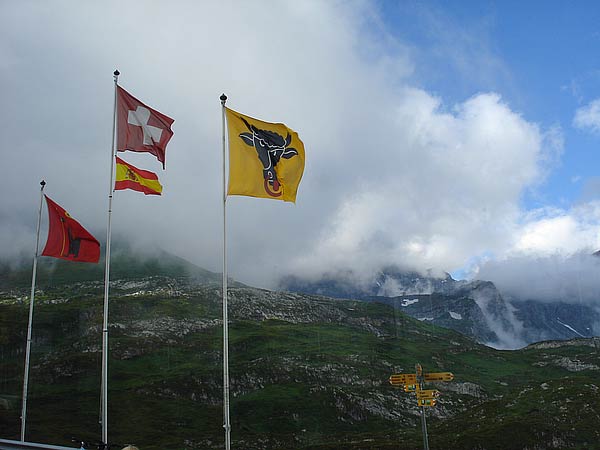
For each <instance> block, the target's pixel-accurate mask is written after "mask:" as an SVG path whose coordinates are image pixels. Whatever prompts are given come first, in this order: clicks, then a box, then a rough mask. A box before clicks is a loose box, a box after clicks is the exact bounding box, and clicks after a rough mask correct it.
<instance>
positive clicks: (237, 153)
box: [225, 108, 304, 202]
mask: <svg viewBox="0 0 600 450" xmlns="http://www.w3.org/2000/svg"><path fill="white" fill-rule="evenodd" d="M225 113H226V116H227V129H228V138H229V186H228V189H227V195H246V196H250V197H260V198H270V199H273V200H283V201H286V202H296V193H297V192H298V185H299V184H300V180H301V179H302V174H303V172H304V144H303V143H302V141H301V140H300V138H299V137H298V133H296V132H295V131H294V130H291V129H290V128H288V127H287V126H285V125H284V124H282V123H269V122H263V121H262V120H258V119H254V118H252V117H249V116H245V115H243V114H240V113H238V112H236V111H233V110H232V109H229V108H225Z"/></svg>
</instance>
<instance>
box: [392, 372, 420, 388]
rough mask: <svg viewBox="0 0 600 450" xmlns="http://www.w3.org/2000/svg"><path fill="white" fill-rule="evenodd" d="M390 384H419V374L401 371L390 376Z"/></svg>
mask: <svg viewBox="0 0 600 450" xmlns="http://www.w3.org/2000/svg"><path fill="white" fill-rule="evenodd" d="M390 384H392V385H394V386H400V385H402V384H417V376H416V375H415V374H414V373H401V374H396V375H392V376H391V377H390Z"/></svg>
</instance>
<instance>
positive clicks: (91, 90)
mask: <svg viewBox="0 0 600 450" xmlns="http://www.w3.org/2000/svg"><path fill="white" fill-rule="evenodd" d="M0 25H1V26H0V83H1V84H0V85H2V86H3V88H2V89H3V103H4V105H5V107H4V108H3V109H2V111H0V120H2V123H3V124H4V132H3V133H2V135H1V137H0V148H1V149H2V150H1V151H2V158H3V165H2V177H0V189H2V192H4V193H7V194H8V195H3V196H2V198H1V199H0V211H1V214H2V221H1V222H0V246H1V248H2V249H3V250H2V255H0V256H3V257H8V258H10V257H12V256H14V255H17V254H21V253H22V252H23V251H25V252H26V253H27V252H31V253H32V252H33V244H34V233H35V218H36V213H37V205H38V202H39V196H38V195H39V185H38V183H39V181H40V179H42V178H44V179H46V181H47V182H48V185H47V187H46V191H47V193H48V195H49V196H50V197H52V198H53V199H54V200H55V201H57V202H58V203H59V204H61V205H62V206H64V207H65V208H66V209H67V210H68V211H70V212H71V213H72V214H73V216H74V217H76V218H78V220H80V221H81V222H82V223H83V224H84V226H86V227H87V228H88V229H90V231H92V232H94V233H95V234H96V235H97V236H98V237H100V238H102V237H103V236H104V233H105V230H106V217H107V206H108V200H107V198H108V184H109V174H108V172H109V167H110V146H111V140H110V137H111V135H110V133H111V127H112V124H111V120H112V102H113V83H112V72H113V70H114V69H115V68H118V69H119V70H120V71H121V73H122V75H121V77H120V84H121V85H122V86H123V87H124V88H125V89H127V90H128V91H129V92H131V93H132V94H133V95H134V96H136V97H138V98H139V99H141V100H142V101H144V102H146V103H147V104H148V105H150V106H152V107H153V108H156V109H158V110H160V111H161V112H163V113H165V114H167V115H169V116H171V117H173V118H174V119H175V123H174V126H173V129H174V131H175V135H174V137H173V139H172V140H171V142H170V144H169V147H168V149H167V155H166V163H167V164H166V167H167V169H166V171H164V172H163V171H162V170H160V164H159V163H158V162H157V161H156V160H153V159H152V157H150V156H149V155H143V154H132V153H123V154H121V155H120V156H121V157H123V158H124V159H125V160H127V161H128V162H131V163H132V164H134V165H136V166H138V167H140V168H144V169H147V170H152V171H156V172H158V174H159V177H160V180H161V183H162V184H163V186H164V187H165V189H164V194H163V196H162V197H160V198H156V197H152V198H150V197H144V196H143V195H141V194H139V193H135V192H128V191H120V192H117V193H116V194H115V200H114V203H113V233H115V234H116V235H119V236H124V237H126V238H127V239H129V240H131V241H136V242H141V243H143V244H148V245H156V246H159V247H162V248H164V249H165V250H168V251H171V252H173V253H175V254H177V255H179V256H182V257H185V258H187V259H189V260H190V261H192V262H194V263H196V264H199V265H201V266H203V267H205V268H207V269H210V270H215V271H220V270H221V258H222V257H221V248H222V226H223V223H222V208H223V205H222V174H221V170H222V169H221V167H222V153H221V133H222V130H221V110H220V102H219V96H220V95H221V93H223V92H224V93H226V94H227V95H228V97H229V100H228V106H230V107H231V108H233V109H236V110H239V111H240V112H243V113H245V114H248V115H251V116H255V117H257V118H260V119H263V120H267V121H279V122H284V123H286V124H287V125H288V126H290V127H292V128H293V129H295V130H297V131H298V132H299V134H300V137H301V138H302V139H303V141H304V144H305V147H306V169H305V175H304V179H303V180H302V183H301V185H300V189H299V192H298V199H297V204H296V205H291V204H284V203H281V202H274V201H268V200H261V199H253V198H243V197H230V198H229V199H228V201H227V234H228V264H229V272H230V275H231V276H233V277H235V278H237V279H239V280H241V281H244V282H247V283H250V284H254V285H258V286H265V287H270V286H273V285H274V283H275V282H276V280H277V279H278V278H279V276H281V275H285V274H290V273H294V274H297V275H304V276H318V275H319V274H320V273H322V272H325V271H336V270H348V269H351V270H354V271H358V272H363V273H365V274H370V273H375V272H376V271H377V270H379V269H380V268H381V267H385V266H388V265H390V264H396V265H399V266H401V267H405V268H410V269H417V270H427V269H433V270H434V271H437V272H438V273H441V272H442V271H452V270H455V269H456V268H459V267H462V266H464V265H465V264H467V262H468V261H470V260H472V259H473V258H474V257H475V258H477V257H478V256H480V255H489V254H493V255H503V254H505V253H506V252H507V249H513V248H521V247H522V248H527V246H528V245H529V246H531V245H533V246H535V247H536V248H546V249H552V248H553V246H556V245H559V244H560V245H567V246H568V247H569V248H570V249H575V248H576V247H577V246H578V245H580V244H581V243H582V242H584V241H585V236H584V235H583V234H582V235H580V236H579V235H578V236H579V238H580V239H579V238H578V239H576V240H574V241H573V242H570V241H569V239H568V238H567V239H565V236H567V235H569V233H570V231H569V230H573V229H575V230H580V231H581V233H583V231H582V230H581V222H578V221H580V220H582V217H583V216H569V217H571V219H570V220H573V221H574V222H573V223H568V222H569V219H564V220H563V222H561V223H559V222H560V220H559V218H558V217H554V218H551V219H548V218H547V217H546V216H544V215H543V214H542V215H540V216H538V217H530V216H528V214H527V213H525V212H524V211H523V209H522V206H521V199H522V196H523V194H524V192H527V190H528V189H532V188H535V186H537V185H539V183H541V182H543V180H544V177H545V176H546V175H547V173H548V171H549V170H550V169H551V166H550V165H549V164H551V162H552V161H556V158H557V155H560V152H561V151H562V147H563V144H562V141H561V133H560V129H557V128H549V127H544V126H542V125H540V124H537V123H534V122H532V121H531V120H528V119H527V118H526V117H523V116H522V115H521V114H520V113H519V111H515V110H514V109H512V108H511V105H510V104H509V102H508V101H506V100H504V99H503V98H502V96H501V95H500V94H499V93H497V92H491V91H490V92H486V91H478V92H473V93H472V95H471V96H469V97H467V98H464V99H461V100H460V101H458V102H456V101H455V102H453V103H450V104H449V103H448V101H447V100H445V99H444V98H443V96H441V95H439V94H436V93H432V92H428V91H427V89H426V88H424V87H423V86H420V84H419V81H418V79H417V77H416V76H415V67H416V64H418V62H419V61H422V60H423V59H424V57H423V55H419V57H418V58H415V55H416V54H418V49H416V48H415V47H414V46H412V44H411V43H407V42H402V41H400V40H398V39H396V38H395V36H394V33H393V31H392V30H390V29H387V28H386V26H385V25H384V22H383V21H382V20H381V11H379V10H378V9H377V4H376V3H371V2H362V1H356V2H353V1H351V2H320V1H316V0H314V1H311V0H307V1H302V2H277V3H273V2H267V1H258V2H234V1H224V2H201V3H200V2H193V1H179V2H175V3H173V4H167V3H155V2H153V3H147V2H141V1H131V2H127V3H122V2H117V1H106V2H102V3H91V2H70V1H62V2H61V1H57V2H52V4H46V3H40V2H4V3H2V4H1V5H0ZM484 50H485V49H482V50H481V58H482V60H489V59H490V58H491V57H492V56H490V53H489V51H487V50H485V51H484ZM456 51H459V50H456ZM477 55H478V52H475V53H470V54H469V60H470V61H476V60H477V58H478V56H477ZM436 58H439V55H437V56H436ZM453 58H454V59H457V58H458V56H457V54H456V53H454V55H453ZM458 60H460V58H458ZM472 66H473V67H477V65H471V64H469V67H472ZM481 67H482V69H481V70H485V68H484V65H481ZM473 70H476V69H473ZM486 74H487V72H486ZM486 74H484V75H485V76H487V75H486ZM474 76H475V75H474ZM485 76H482V77H480V78H478V79H483V78H485ZM597 219H598V218H597V216H594V220H597ZM549 221H550V222H549ZM589 225H590V228H589V229H590V230H591V227H592V224H591V223H590V224H589ZM544 226H549V227H550V228H551V229H552V230H553V233H554V234H549V233H548V232H547V230H546V229H544V228H543V227H544ZM561 227H562V228H561ZM43 233H44V231H43ZM590 233H591V231H590ZM586 236H587V237H588V238H589V237H590V236H592V235H591V234H590V235H586ZM536 239H538V240H540V241H539V242H538V241H536ZM544 240H545V241H544ZM569 242H570V243H569ZM515 246H516V247H515ZM519 246H520V247H519ZM489 267H491V266H488V268H489ZM486 270H487V269H486ZM485 273H489V272H485V271H484V270H483V269H482V271H481V272H480V275H483V274H485Z"/></svg>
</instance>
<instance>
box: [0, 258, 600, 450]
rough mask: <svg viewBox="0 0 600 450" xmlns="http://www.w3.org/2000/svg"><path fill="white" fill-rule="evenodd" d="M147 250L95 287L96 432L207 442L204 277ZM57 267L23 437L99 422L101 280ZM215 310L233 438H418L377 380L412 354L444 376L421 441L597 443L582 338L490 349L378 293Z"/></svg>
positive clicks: (214, 289)
mask: <svg viewBox="0 0 600 450" xmlns="http://www.w3.org/2000/svg"><path fill="white" fill-rule="evenodd" d="M162 261H163V265H166V266H167V267H165V268H164V270H165V271H164V272H162V273H160V274H156V273H155V272H153V270H154V269H152V268H150V267H152V266H151V265H149V266H146V267H149V268H148V272H144V270H143V269H140V268H131V265H129V266H128V265H127V264H125V263H124V266H128V267H130V268H131V271H130V272H127V276H123V278H121V279H117V278H115V283H114V286H113V287H112V288H111V303H110V323H111V329H110V347H111V353H110V366H109V367H110V391H109V403H110V406H109V433H110V436H111V440H112V441H114V442H118V443H135V444H137V445H138V446H139V447H140V448H141V449H143V450H153V449H170V450H171V449H172V450H176V449H206V448H222V447H223V429H222V354H221V349H222V327H221V323H220V317H221V303H220V301H221V297H220V289H219V285H218V284H217V283H215V282H214V280H215V279H214V278H211V280H212V281H211V282H208V283H206V282H201V283H198V282H194V281H193V277H192V278H190V275H189V273H190V271H189V270H188V269H187V268H185V265H182V266H177V264H165V263H164V261H165V260H164V259H163V260H162ZM70 268H71V267H70V266H69V267H68V268H67V269H70ZM55 270H56V269H55ZM57 272H58V274H56V276H55V277H54V278H52V280H54V281H52V282H48V284H47V285H43V284H42V285H41V286H40V287H41V290H40V293H39V294H38V295H37V297H36V299H37V300H36V301H37V303H36V310H35V315H34V342H33V355H32V369H31V377H30V382H31V390H30V402H29V407H28V414H29V420H28V440H31V441H38V442H46V443H52V444H62V445H68V444H69V442H70V439H71V437H72V436H77V437H79V438H83V439H88V440H97V439H98V438H99V435H100V426H99V425H98V405H99V397H100V391H99V385H100V376H99V374H100V356H101V354H100V347H101V344H100V342H101V314H102V313H101V311H102V286H101V283H96V282H95V281H90V280H88V281H85V282H84V281H82V280H78V281H77V282H68V283H67V284H59V283H57V282H55V280H57V277H58V276H61V277H63V278H61V279H62V280H65V282H66V281H67V280H68V279H69V277H72V276H74V275H73V274H69V276H66V275H64V274H61V273H60V272H61V270H57ZM136 274H137V275H144V278H139V277H137V275H136ZM6 279H7V278H5V280H6ZM196 279H197V278H196ZM26 295H27V288H26V287H22V288H19V287H18V286H12V287H11V288H10V289H8V290H7V289H6V288H4V291H3V293H2V294H1V296H0V436H1V437H2V438H12V439H17V438H18V436H19V412H20V391H21V383H22V371H23V360H24V353H23V349H24V345H25V334H26V327H27V312H28V307H27V302H26V301H24V300H23V297H25V296H26ZM229 312H230V321H231V322H230V374H231V394H232V395H231V402H232V405H231V421H232V439H233V442H234V447H235V448H243V449H279V448H281V449H283V448H286V449H290V448H297V449H302V448H306V449H309V448H310V449H367V448H370V449H386V448H389V449H392V448H394V449H398V448H401V449H413V448H422V441H421V434H420V422H419V420H420V419H419V410H418V409H417V407H416V406H415V401H414V397H411V395H409V394H406V393H404V392H403V391H401V390H399V389H395V388H393V387H392V386H390V385H389V383H388V382H387V379H388V377H389V376H390V375H391V374H392V373H398V372H411V371H412V370H413V369H414V365H415V363H421V364H422V365H423V366H424V368H425V370H427V371H452V372H453V373H454V374H455V376H456V378H455V380H454V382H452V383H439V384H438V385H437V386H435V388H437V389H439V390H440V391H442V396H441V398H440V402H439V404H438V406H436V407H435V408H431V409H428V411H427V414H428V424H429V433H430V447H431V448H432V449H435V448H438V449H476V448H477V449H513V448H514V449H524V448H539V449H542V448H581V449H584V448H585V449H589V448H600V446H599V444H598V440H599V438H600V434H599V431H598V427H597V424H598V420H600V416H599V414H600V406H599V405H600V401H599V400H600V394H599V393H598V386H599V385H600V382H599V381H598V380H599V377H598V375H599V367H600V356H599V353H598V349H597V348H596V347H595V346H594V342H593V341H590V340H581V341H576V342H569V343H568V344H569V345H548V346H546V347H547V348H545V347H543V348H542V347H531V348H526V349H523V350H518V351H498V350H494V349H491V348H488V347H485V346H482V345H479V344H477V343H475V342H474V341H472V340H470V339H467V338H465V337H463V336H462V335H460V334H458V333H456V332H453V331H450V330H447V329H443V328H439V327H431V326H429V325H427V324H424V323H421V322H419V321H416V320H413V319H411V318H409V317H407V316H404V315H402V314H401V313H399V312H397V311H394V310H393V309H392V308H391V307H388V306H386V305H382V304H377V303H362V302H356V301H341V300H333V299H327V298H323V297H315V296H306V295H298V294H289V293H281V292H269V291H264V290H258V289H251V288H246V287H233V288H232V289H231V291H230V309H229ZM429 387H430V388H433V387H434V386H433V385H430V386H429ZM536 446H537V447H536Z"/></svg>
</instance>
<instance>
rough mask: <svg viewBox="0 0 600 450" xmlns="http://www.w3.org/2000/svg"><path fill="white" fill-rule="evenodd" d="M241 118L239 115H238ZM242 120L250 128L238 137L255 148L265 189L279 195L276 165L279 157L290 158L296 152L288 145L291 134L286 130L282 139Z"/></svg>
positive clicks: (296, 152) (271, 194)
mask: <svg viewBox="0 0 600 450" xmlns="http://www.w3.org/2000/svg"><path fill="white" fill-rule="evenodd" d="M240 118H241V117H240ZM241 119H242V121H243V122H244V123H245V124H246V127H248V130H250V133H242V134H240V138H242V140H243V141H244V142H245V143H246V144H247V145H249V146H251V147H254V148H255V149H256V153H257V154H258V159H260V162H261V163H262V165H263V178H264V186H265V191H266V192H267V194H269V195H270V196H272V197H279V196H281V194H282V193H283V191H282V190H281V183H279V180H278V179H277V172H276V170H275V169H276V167H277V163H278V162H279V159H280V158H285V159H290V158H291V157H293V156H296V155H297V154H298V151H297V150H296V149H295V148H291V147H289V145H290V143H291V142H292V136H291V135H290V133H289V132H288V134H287V136H286V138H285V139H284V138H283V137H282V136H280V135H279V134H277V133H275V132H273V131H267V130H259V129H258V128H256V127H255V126H254V125H251V124H249V123H248V122H247V121H246V120H244V119H243V118H241Z"/></svg>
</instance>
